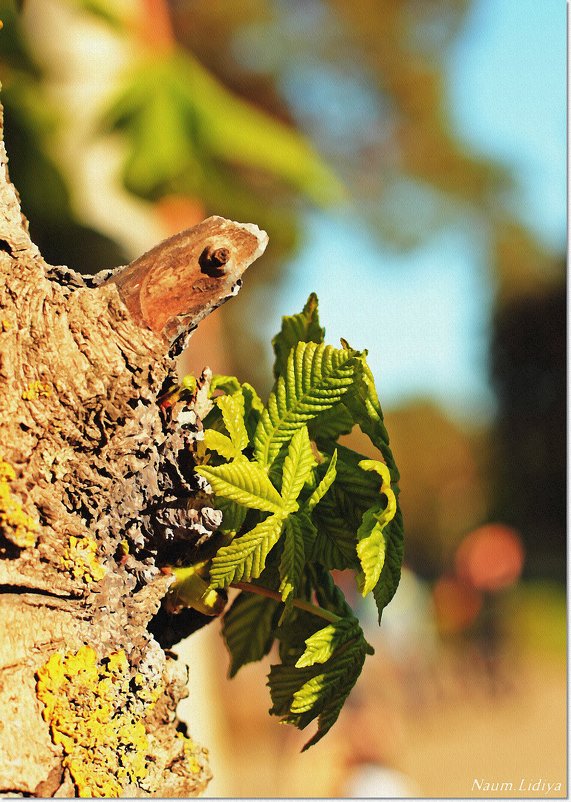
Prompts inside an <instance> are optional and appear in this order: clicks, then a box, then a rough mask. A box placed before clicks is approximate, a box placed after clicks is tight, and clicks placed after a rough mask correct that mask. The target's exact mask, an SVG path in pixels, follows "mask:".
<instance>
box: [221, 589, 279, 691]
mask: <svg viewBox="0 0 571 802" xmlns="http://www.w3.org/2000/svg"><path fill="white" fill-rule="evenodd" d="M279 606H280V605H279V602H276V601H274V600H273V599H268V598H265V597H264V596H257V595H255V594H253V593H240V594H239V596H237V598H236V599H235V601H234V603H233V604H232V606H231V607H230V609H229V610H228V612H227V613H225V615H224V624H223V627H222V635H223V637H224V640H225V641H226V646H227V647H228V651H229V652H230V659H231V663H230V670H229V676H230V677H233V676H235V674H236V673H237V672H238V670H239V669H240V668H241V667H242V666H243V665H245V664H246V663H251V662H253V661H254V660H261V659H262V657H264V655H266V654H267V653H268V652H269V651H270V649H271V647H272V643H273V641H274V629H275V618H276V614H277V612H278V610H279Z"/></svg>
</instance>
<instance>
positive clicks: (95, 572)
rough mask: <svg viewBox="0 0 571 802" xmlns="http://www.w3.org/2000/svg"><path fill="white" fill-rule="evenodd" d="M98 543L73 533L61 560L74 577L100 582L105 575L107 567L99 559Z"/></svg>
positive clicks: (88, 581)
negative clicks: (97, 555)
mask: <svg viewBox="0 0 571 802" xmlns="http://www.w3.org/2000/svg"><path fill="white" fill-rule="evenodd" d="M96 554H97V543H96V542H95V541H94V540H91V538H88V537H75V536H74V535H71V536H70V538H69V544H68V546H67V547H66V549H65V550H64V553H63V555H62V558H61V561H62V565H63V567H64V568H66V569H67V570H68V571H69V572H70V573H71V574H72V576H73V578H74V579H78V580H84V581H85V582H87V583H90V582H99V580H100V579H103V577H104V576H105V568H104V567H103V566H102V565H101V563H100V562H99V561H98V559H97V557H96Z"/></svg>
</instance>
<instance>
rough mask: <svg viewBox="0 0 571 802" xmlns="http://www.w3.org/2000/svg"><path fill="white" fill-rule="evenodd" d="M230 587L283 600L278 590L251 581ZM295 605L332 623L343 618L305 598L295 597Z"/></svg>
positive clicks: (234, 583)
mask: <svg viewBox="0 0 571 802" xmlns="http://www.w3.org/2000/svg"><path fill="white" fill-rule="evenodd" d="M230 587H231V588H238V590H245V591H246V592H247V593H257V594H258V596H266V597H267V598H268V599H275V601H278V602H281V601H282V597H281V595H280V594H279V593H278V592H277V591H276V590H270V589H269V588H265V587H264V586H263V585H254V584H252V583H251V582H232V584H231V585H230ZM293 606H294V607H297V608H298V609H299V610H305V611H306V612H308V613H311V614H312V615H316V616H318V618H323V619H325V621H329V622H331V623H332V624H336V623H337V622H338V621H340V620H341V616H339V615H336V614H335V613H332V612H330V611H329V610H324V609H323V607H318V606H317V605H316V604H312V603H311V602H308V601H305V600H304V599H294V600H293Z"/></svg>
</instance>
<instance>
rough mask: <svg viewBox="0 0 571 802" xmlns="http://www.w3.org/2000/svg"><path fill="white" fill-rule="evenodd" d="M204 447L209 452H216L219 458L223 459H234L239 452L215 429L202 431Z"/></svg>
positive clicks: (227, 438) (228, 439)
mask: <svg viewBox="0 0 571 802" xmlns="http://www.w3.org/2000/svg"><path fill="white" fill-rule="evenodd" d="M204 445H205V446H206V448H207V449H208V450H209V451H216V453H217V454H220V456H221V457H224V458H225V459H234V458H235V457H236V456H238V454H239V453H240V452H237V451H236V446H235V445H234V443H233V442H232V441H231V440H230V438H229V437H227V436H226V435H225V434H222V432H218V431H216V429H206V430H205V431H204Z"/></svg>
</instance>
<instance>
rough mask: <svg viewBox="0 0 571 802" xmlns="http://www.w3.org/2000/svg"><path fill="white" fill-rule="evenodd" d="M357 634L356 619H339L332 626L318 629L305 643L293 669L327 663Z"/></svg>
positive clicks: (358, 630)
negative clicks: (303, 649) (304, 647)
mask: <svg viewBox="0 0 571 802" xmlns="http://www.w3.org/2000/svg"><path fill="white" fill-rule="evenodd" d="M359 633H360V627H359V623H358V621H357V619H356V618H341V619H340V620H339V621H336V622H335V623H334V624H329V625H328V626H326V627H323V629H319V630H318V631H317V632H315V633H314V634H313V635H311V637H309V638H308V639H307V640H306V641H305V646H306V649H305V651H304V653H303V654H302V655H301V657H300V658H299V660H298V661H297V663H296V664H295V667H296V668H303V667H305V666H312V665H315V664H316V663H325V662H327V660H329V659H330V658H331V657H333V654H334V652H335V651H336V650H337V649H338V648H339V647H340V646H342V645H343V644H344V643H347V641H349V640H351V639H352V638H355V637H358V636H359Z"/></svg>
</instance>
